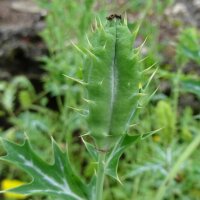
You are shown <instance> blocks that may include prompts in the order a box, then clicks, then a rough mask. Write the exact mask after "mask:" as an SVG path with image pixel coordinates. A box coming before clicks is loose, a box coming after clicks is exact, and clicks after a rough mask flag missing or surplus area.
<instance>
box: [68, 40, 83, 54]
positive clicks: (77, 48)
mask: <svg viewBox="0 0 200 200" xmlns="http://www.w3.org/2000/svg"><path fill="white" fill-rule="evenodd" d="M71 44H72V45H73V46H74V47H75V48H76V50H78V51H79V52H80V53H81V54H83V55H84V56H85V52H83V50H82V49H80V48H79V47H78V46H77V45H76V44H74V42H73V41H71Z"/></svg>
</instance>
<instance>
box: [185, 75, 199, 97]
mask: <svg viewBox="0 0 200 200" xmlns="http://www.w3.org/2000/svg"><path fill="white" fill-rule="evenodd" d="M181 89H182V90H183V91H184V92H190V93H193V94H195V95H197V96H198V97H199V98H200V81H199V80H192V79H187V80H183V81H181Z"/></svg>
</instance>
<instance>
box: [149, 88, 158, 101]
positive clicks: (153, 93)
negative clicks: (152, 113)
mask: <svg viewBox="0 0 200 200" xmlns="http://www.w3.org/2000/svg"><path fill="white" fill-rule="evenodd" d="M158 88H159V87H157V88H156V89H155V90H154V91H153V92H152V94H151V95H150V96H149V98H148V101H150V99H151V98H152V97H153V96H154V95H155V93H156V92H157V91H158Z"/></svg>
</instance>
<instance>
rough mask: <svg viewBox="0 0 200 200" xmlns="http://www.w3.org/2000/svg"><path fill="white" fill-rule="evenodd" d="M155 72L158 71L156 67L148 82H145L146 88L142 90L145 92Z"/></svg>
mask: <svg viewBox="0 0 200 200" xmlns="http://www.w3.org/2000/svg"><path fill="white" fill-rule="evenodd" d="M157 71H158V67H157V68H156V70H155V71H154V72H153V74H152V75H151V76H150V78H149V80H148V82H147V84H146V87H145V89H144V90H146V89H147V88H148V86H149V84H150V83H151V81H152V79H153V77H154V76H155V74H156V72H157Z"/></svg>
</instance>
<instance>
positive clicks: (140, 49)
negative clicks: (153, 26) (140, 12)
mask: <svg viewBox="0 0 200 200" xmlns="http://www.w3.org/2000/svg"><path fill="white" fill-rule="evenodd" d="M147 38H148V36H147V37H146V38H145V40H144V42H143V43H142V44H141V45H140V46H139V47H138V48H136V49H138V53H141V51H142V48H143V47H144V45H145V43H146V41H147Z"/></svg>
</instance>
